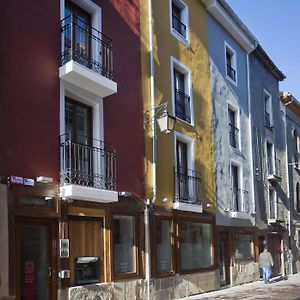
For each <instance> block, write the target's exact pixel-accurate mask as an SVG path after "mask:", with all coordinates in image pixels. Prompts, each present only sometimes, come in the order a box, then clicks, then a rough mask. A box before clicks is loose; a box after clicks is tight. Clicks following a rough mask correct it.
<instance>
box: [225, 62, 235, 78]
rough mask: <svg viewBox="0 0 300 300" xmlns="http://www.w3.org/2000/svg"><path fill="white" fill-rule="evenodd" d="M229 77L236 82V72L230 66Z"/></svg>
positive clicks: (228, 67) (228, 68)
mask: <svg viewBox="0 0 300 300" xmlns="http://www.w3.org/2000/svg"><path fill="white" fill-rule="evenodd" d="M227 75H228V76H229V77H230V78H231V79H232V80H234V81H236V71H235V69H234V68H232V66H231V65H230V64H227Z"/></svg>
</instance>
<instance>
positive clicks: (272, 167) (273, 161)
mask: <svg viewBox="0 0 300 300" xmlns="http://www.w3.org/2000/svg"><path fill="white" fill-rule="evenodd" d="M267 171H268V175H274V176H276V177H278V178H281V162H280V159H278V158H276V157H272V156H268V170H267Z"/></svg>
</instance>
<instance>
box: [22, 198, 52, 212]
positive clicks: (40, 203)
mask: <svg viewBox="0 0 300 300" xmlns="http://www.w3.org/2000/svg"><path fill="white" fill-rule="evenodd" d="M19 201H20V205H21V206H22V207H32V208H46V209H53V206H54V198H53V197H47V196H46V197H44V196H26V195H23V196H21V197H20V200H19Z"/></svg>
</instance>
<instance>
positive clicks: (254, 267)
mask: <svg viewBox="0 0 300 300" xmlns="http://www.w3.org/2000/svg"><path fill="white" fill-rule="evenodd" d="M230 272H231V285H239V284H243V283H248V282H253V281H258V280H259V279H260V272H259V266H258V263H256V262H253V261H251V262H249V261H241V262H236V263H235V264H234V266H233V267H231V268H230Z"/></svg>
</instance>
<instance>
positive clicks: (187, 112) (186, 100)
mask: <svg viewBox="0 0 300 300" xmlns="http://www.w3.org/2000/svg"><path fill="white" fill-rule="evenodd" d="M175 103H176V117H177V118H179V119H181V120H183V121H186V122H188V123H191V104H190V97H189V96H188V95H186V94H185V93H184V92H182V91H179V90H176V89H175Z"/></svg>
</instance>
